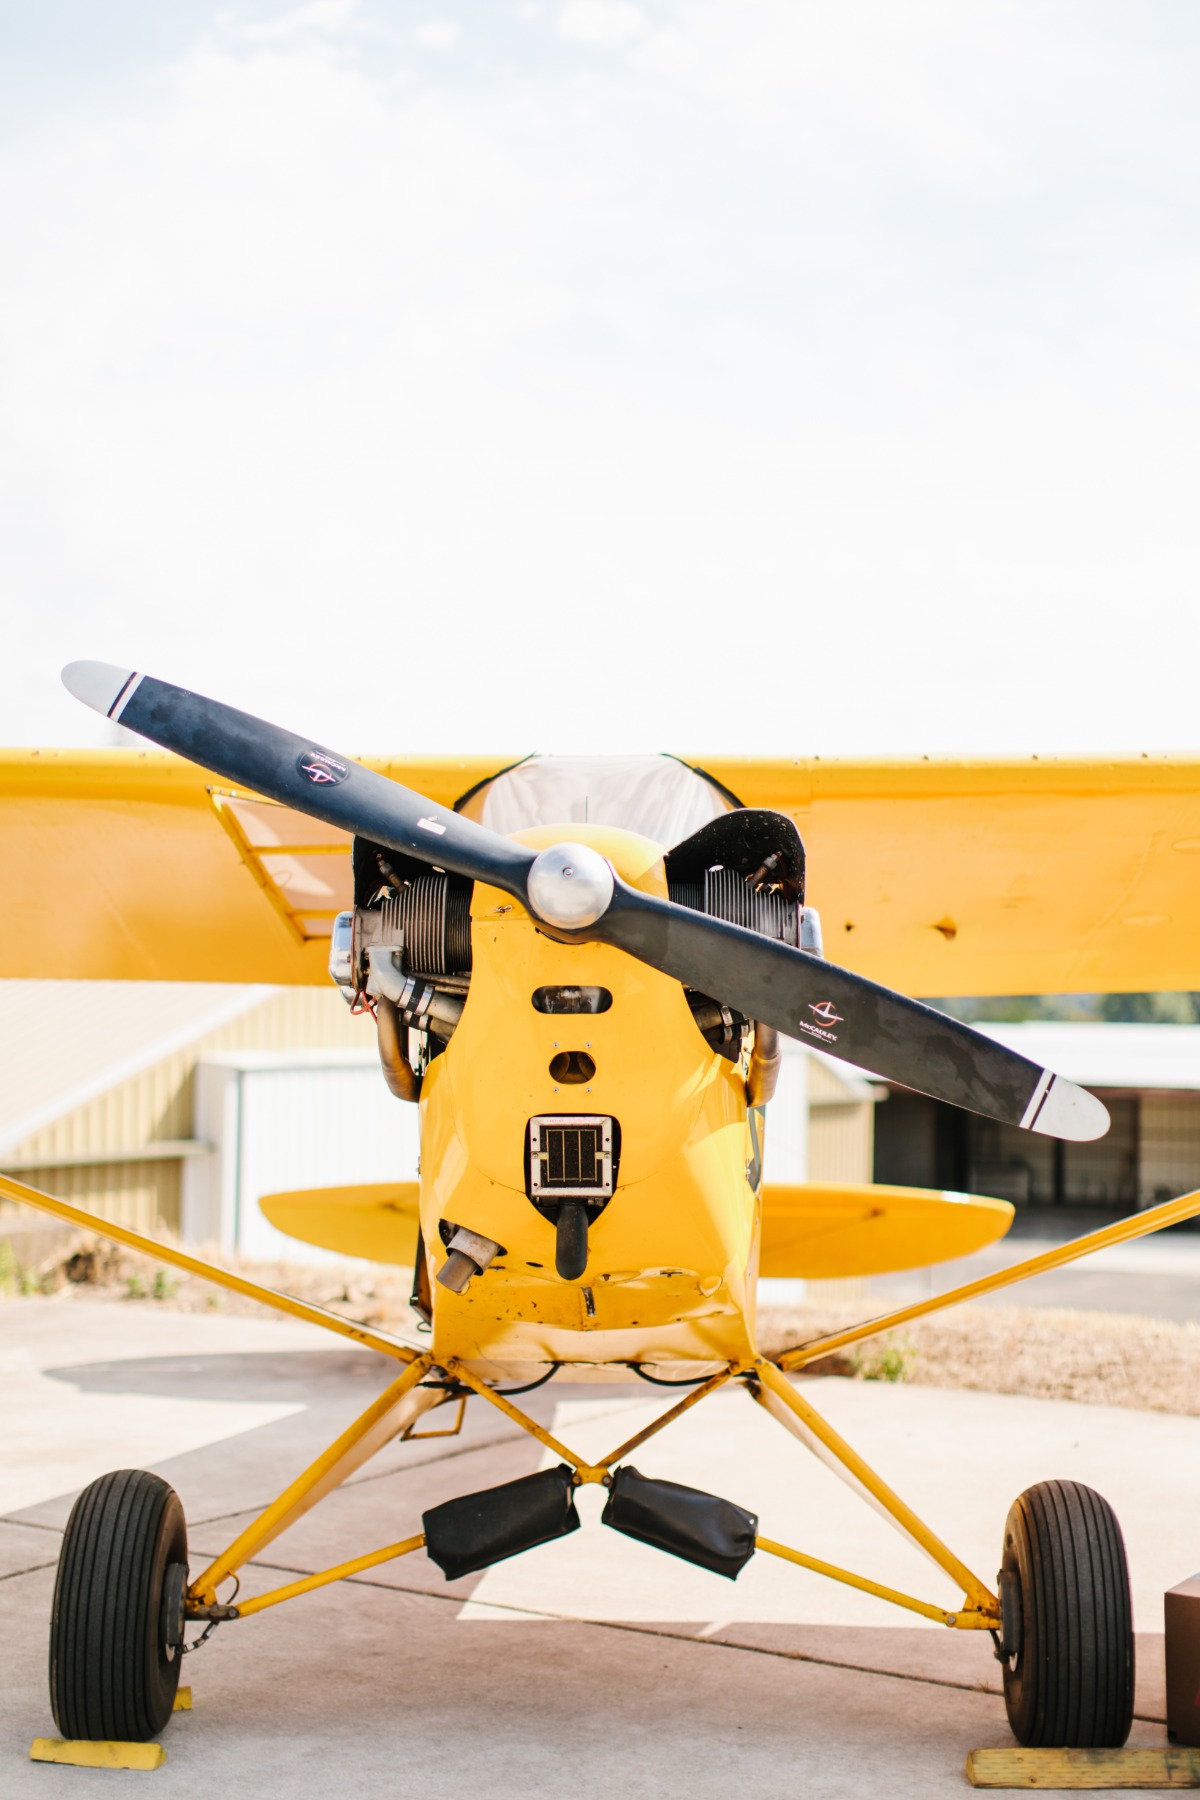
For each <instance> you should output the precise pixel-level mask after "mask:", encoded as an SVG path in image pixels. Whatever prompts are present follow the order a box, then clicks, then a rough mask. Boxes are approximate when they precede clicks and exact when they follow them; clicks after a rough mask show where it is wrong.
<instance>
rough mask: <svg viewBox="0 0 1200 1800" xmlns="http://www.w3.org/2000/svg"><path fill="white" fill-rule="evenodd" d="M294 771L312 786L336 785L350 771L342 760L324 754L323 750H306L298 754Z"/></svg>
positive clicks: (343, 779)
mask: <svg viewBox="0 0 1200 1800" xmlns="http://www.w3.org/2000/svg"><path fill="white" fill-rule="evenodd" d="M296 771H297V773H298V774H300V775H303V777H304V779H305V780H306V781H311V782H312V784H313V786H314V787H326V786H332V787H336V786H337V784H338V782H339V781H345V779H346V777H347V775H348V774H349V773H350V771H349V769H348V768H347V767H346V765H345V763H344V762H339V761H338V760H337V758H336V756H326V755H325V753H324V751H323V750H306V751H305V752H304V755H303V756H298V757H297V758H296Z"/></svg>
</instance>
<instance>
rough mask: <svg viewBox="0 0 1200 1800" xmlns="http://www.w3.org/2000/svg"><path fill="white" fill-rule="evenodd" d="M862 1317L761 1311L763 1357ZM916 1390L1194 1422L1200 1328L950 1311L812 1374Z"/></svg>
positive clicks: (1088, 1316) (1041, 1313) (1039, 1310)
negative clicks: (906, 1384)
mask: <svg viewBox="0 0 1200 1800" xmlns="http://www.w3.org/2000/svg"><path fill="white" fill-rule="evenodd" d="M864 1315H865V1316H868V1317H869V1316H870V1308H869V1306H868V1307H866V1308H862V1307H860V1308H858V1309H857V1311H854V1312H852V1311H849V1310H847V1309H843V1308H839V1309H837V1311H836V1314H834V1313H832V1312H831V1309H829V1308H816V1307H813V1308H802V1307H797V1308H788V1309H784V1308H769V1309H766V1310H764V1312H763V1313H762V1314H761V1315H760V1332H761V1337H762V1340H763V1348H764V1349H765V1350H766V1351H767V1352H768V1353H769V1354H772V1355H773V1354H776V1353H777V1352H778V1351H781V1350H784V1349H786V1348H788V1347H789V1346H790V1345H792V1344H798V1343H803V1342H806V1341H807V1340H810V1339H812V1338H815V1337H818V1336H820V1335H821V1334H822V1333H823V1332H827V1331H836V1330H838V1329H841V1328H842V1327H844V1326H846V1325H850V1324H853V1323H856V1322H857V1321H858V1320H860V1319H862V1318H863V1317H864ZM812 1367H813V1369H814V1370H815V1371H818V1372H823V1373H827V1374H838V1375H857V1376H860V1377H864V1378H866V1379H875V1380H880V1379H882V1380H904V1381H911V1382H916V1383H918V1384H920V1385H922V1386H924V1387H946V1388H978V1389H980V1390H982V1391H983V1392H985V1393H991V1394H1030V1395H1033V1396H1034V1397H1035V1398H1037V1399H1041V1400H1081V1401H1083V1402H1084V1403H1085V1404H1087V1405H1090V1406H1129V1407H1134V1408H1136V1409H1137V1410H1139V1411H1144V1412H1171V1413H1191V1414H1200V1325H1179V1324H1175V1323H1173V1322H1171V1321H1169V1320H1166V1319H1149V1318H1142V1317H1139V1316H1135V1315H1130V1314H1125V1313H1101V1312H1068V1311H1065V1310H1063V1309H1060V1308H1052V1307H1039V1306H1005V1307H998V1306H959V1307H955V1308H954V1309H953V1310H952V1311H949V1312H946V1313H943V1314H941V1315H938V1316H935V1317H933V1318H929V1319H923V1320H919V1321H917V1322H916V1323H915V1324H912V1325H906V1326H903V1327H902V1328H901V1329H900V1330H898V1331H895V1332H890V1333H887V1334H885V1336H884V1337H882V1338H879V1339H875V1338H872V1339H868V1340H867V1341H866V1343H864V1344H861V1345H854V1346H852V1347H851V1348H850V1349H849V1350H846V1351H843V1352H841V1353H839V1354H837V1355H834V1356H829V1357H825V1358H823V1359H822V1360H821V1361H820V1362H819V1363H815V1364H813V1365H812Z"/></svg>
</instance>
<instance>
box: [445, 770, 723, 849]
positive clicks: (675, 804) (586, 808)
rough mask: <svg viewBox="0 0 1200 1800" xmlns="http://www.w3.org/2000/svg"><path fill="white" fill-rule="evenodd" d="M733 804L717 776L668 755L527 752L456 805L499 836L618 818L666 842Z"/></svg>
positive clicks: (683, 835) (613, 821)
mask: <svg viewBox="0 0 1200 1800" xmlns="http://www.w3.org/2000/svg"><path fill="white" fill-rule="evenodd" d="M733 807H734V801H733V798H732V796H731V795H728V794H726V793H725V791H724V789H722V788H720V787H718V786H717V784H716V782H714V781H710V780H708V778H707V777H706V776H704V775H699V774H697V772H696V770H695V769H689V768H688V766H687V764H686V763H681V762H679V761H678V760H677V759H676V758H675V757H673V756H530V757H527V758H526V760H525V761H524V762H522V763H518V764H517V765H516V767H515V768H513V769H506V770H505V772H504V773H503V774H502V775H497V776H495V777H493V779H492V780H491V781H485V782H484V783H483V784H482V786H480V787H477V788H476V789H475V790H474V791H473V792H472V793H470V794H468V795H467V796H466V797H465V799H463V800H461V801H460V802H459V804H458V811H459V812H461V813H464V814H465V815H466V817H467V818H468V819H475V820H477V821H478V823H479V824H481V825H486V826H488V827H489V828H490V829H491V830H492V831H498V832H500V833H501V834H502V835H504V836H507V835H508V834H509V833H510V832H514V831H523V830H524V829H525V828H526V827H527V826H530V825H618V826H620V827H621V828H622V829H623V830H625V831H638V832H641V834H642V836H643V837H648V838H652V839H653V840H654V842H655V843H656V844H662V845H663V846H664V847H665V848H667V849H670V847H671V846H672V845H673V844H678V843H682V841H683V839H684V838H687V837H691V835H692V833H693V832H695V831H699V830H700V828H701V826H702V825H707V824H708V822H709V820H710V819H715V818H717V817H719V815H720V814H721V813H726V812H732V811H733Z"/></svg>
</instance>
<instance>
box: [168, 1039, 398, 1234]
mask: <svg viewBox="0 0 1200 1800" xmlns="http://www.w3.org/2000/svg"><path fill="white" fill-rule="evenodd" d="M286 1054H287V1053H286V1052H285V1053H281V1060H280V1061H279V1062H278V1063H277V1064H274V1065H272V1063H271V1061H270V1059H269V1058H270V1053H263V1056H264V1060H263V1061H262V1062H258V1061H257V1060H256V1061H255V1062H253V1063H247V1061H246V1060H244V1059H242V1058H238V1057H229V1058H228V1059H223V1060H222V1061H220V1062H212V1061H209V1062H203V1063H201V1064H200V1065H199V1067H198V1068H197V1071H196V1076H197V1100H198V1107H197V1118H198V1122H199V1123H200V1125H201V1127H202V1129H203V1130H204V1133H205V1135H206V1137H208V1138H210V1139H211V1140H212V1141H213V1143H214V1144H215V1153H214V1154H213V1155H211V1156H206V1157H203V1158H196V1159H194V1160H193V1161H191V1162H189V1164H188V1168H187V1173H186V1175H185V1178H184V1204H183V1232H184V1236H185V1238H187V1239H188V1240H189V1241H191V1242H194V1243H201V1244H203V1243H211V1244H219V1245H221V1246H222V1248H224V1249H226V1250H238V1251H240V1252H241V1253H242V1254H243V1255H245V1256H250V1257H253V1258H256V1259H259V1260H263V1261H283V1262H318V1261H322V1260H326V1253H325V1252H323V1251H318V1250H316V1249H313V1248H310V1247H309V1246H307V1245H304V1244H300V1243H298V1242H297V1241H296V1239H294V1238H290V1237H286V1236H285V1235H284V1234H283V1233H282V1232H279V1231H276V1230H275V1228H274V1227H273V1226H272V1225H269V1224H268V1223H267V1221H266V1219H265V1218H264V1217H263V1215H262V1213H261V1212H260V1211H259V1207H258V1201H259V1200H260V1198H261V1197H262V1195H263V1194H269V1193H278V1192H279V1191H281V1190H287V1189H293V1188H320V1187H337V1186H352V1185H355V1184H357V1183H359V1182H374V1181H413V1180H415V1179H416V1175H417V1160H418V1156H419V1141H418V1131H417V1109H416V1107H415V1106H411V1105H408V1104H406V1103H405V1102H404V1101H402V1100H397V1099H396V1098H395V1096H394V1095H392V1094H390V1093H389V1092H388V1090H387V1087H386V1086H385V1085H384V1081H383V1078H382V1076H381V1075H380V1072H379V1065H378V1062H377V1060H376V1058H375V1056H374V1054H373V1053H372V1054H371V1056H370V1057H369V1059H366V1058H362V1059H360V1058H359V1057H358V1056H356V1055H354V1054H353V1053H347V1052H345V1051H340V1052H333V1053H331V1054H330V1055H329V1057H328V1060H325V1059H324V1058H322V1057H320V1055H319V1053H314V1056H313V1057H312V1058H311V1059H310V1058H308V1057H306V1058H305V1060H304V1062H303V1063H298V1062H297V1061H296V1060H287V1061H285V1060H283V1058H284V1057H286Z"/></svg>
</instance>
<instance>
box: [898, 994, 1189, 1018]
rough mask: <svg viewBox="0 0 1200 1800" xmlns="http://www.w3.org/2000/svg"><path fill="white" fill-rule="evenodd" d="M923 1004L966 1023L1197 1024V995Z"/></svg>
mask: <svg viewBox="0 0 1200 1800" xmlns="http://www.w3.org/2000/svg"><path fill="white" fill-rule="evenodd" d="M929 1004H930V1005H931V1006H936V1007H938V1008H939V1010H940V1011H942V1012H947V1013H949V1014H950V1016H951V1018H953V1019H962V1020H963V1021H964V1023H966V1024H971V1023H973V1022H974V1021H975V1020H977V1019H984V1020H988V1021H990V1022H991V1023H993V1024H996V1025H1020V1024H1024V1023H1025V1022H1026V1021H1027V1020H1031V1019H1055V1020H1057V1019H1062V1020H1066V1021H1067V1022H1069V1023H1073V1024H1076V1023H1077V1024H1087V1023H1103V1024H1111V1025H1197V1024H1200V993H1197V994H1192V993H1169V994H1003V995H999V996H997V995H991V996H989V995H986V994H984V995H974V996H972V997H970V998H955V999H951V1000H931V1001H930V1002H929Z"/></svg>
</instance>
